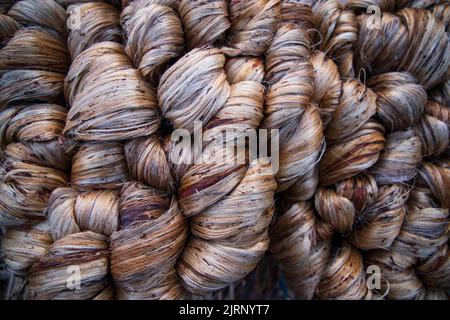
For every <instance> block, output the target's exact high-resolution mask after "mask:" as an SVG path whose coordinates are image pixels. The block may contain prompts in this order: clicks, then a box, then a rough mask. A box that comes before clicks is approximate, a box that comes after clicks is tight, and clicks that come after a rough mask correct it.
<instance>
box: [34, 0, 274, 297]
mask: <svg viewBox="0 0 450 320" xmlns="http://www.w3.org/2000/svg"><path fill="white" fill-rule="evenodd" d="M130 6H133V7H134V8H132V10H128V11H127V10H126V9H127V8H125V10H124V11H123V13H122V19H123V21H122V23H123V25H124V35H125V39H126V42H125V48H124V47H122V45H120V44H118V43H114V42H102V40H111V39H102V36H101V35H102V34H106V35H108V34H115V31H111V33H110V32H109V30H114V29H115V26H113V24H111V25H110V26H109V27H107V28H105V29H101V28H100V29H96V28H88V27H87V26H88V22H89V21H88V20H86V23H87V24H86V25H85V26H86V32H83V33H81V35H83V37H84V39H93V40H92V41H91V40H87V41H85V42H84V43H86V45H83V46H81V47H80V49H79V50H81V52H77V49H73V48H74V47H70V43H71V39H74V38H73V37H72V35H73V34H74V32H76V31H77V30H71V33H70V34H69V48H70V50H71V55H72V57H73V58H74V61H73V63H72V66H71V68H70V70H69V72H68V75H67V76H66V79H65V85H64V89H65V90H64V91H65V97H66V99H67V102H68V104H69V105H70V110H69V112H68V114H67V121H66V124H65V128H64V133H65V135H66V136H67V137H70V138H71V139H74V140H77V141H78V142H79V143H80V146H79V147H78V148H77V150H76V153H75V155H74V157H73V161H72V170H71V185H72V187H73V188H58V189H56V190H55V191H54V192H53V193H52V197H51V199H50V200H49V203H48V209H47V216H48V219H49V220H48V222H49V225H50V232H51V235H52V238H53V240H54V243H52V244H51V245H50V246H49V247H48V249H47V251H46V253H44V254H43V255H42V256H41V257H39V258H38V259H37V260H36V261H35V262H34V264H33V265H32V267H31V268H30V269H29V271H28V274H27V276H28V277H27V279H28V285H27V286H26V289H25V296H26V297H27V298H32V299H68V298H69V299H100V298H101V299H109V298H112V297H116V298H120V299H144V298H146V299H155V298H159V299H177V298H182V297H183V296H185V294H186V293H185V291H186V289H187V290H188V291H190V292H192V293H195V294H205V293H208V292H211V291H216V290H219V289H221V288H224V287H225V286H227V285H228V284H231V283H233V282H236V281H238V280H240V279H242V278H243V277H244V276H245V275H246V274H248V273H249V272H250V271H251V270H253V269H254V267H255V266H256V264H257V263H258V262H259V260H260V259H261V258H262V257H263V255H264V253H265V251H266V250H267V247H268V225H269V223H270V222H271V220H272V214H273V201H274V200H273V195H274V192H275V189H276V183H275V180H274V178H273V174H272V170H271V165H270V163H269V162H268V161H267V159H255V160H253V159H252V158H251V157H250V155H249V154H247V153H248V152H249V146H247V143H246V142H245V135H246V134H247V131H248V130H251V129H253V130H255V129H257V128H258V127H259V124H260V122H261V120H262V118H263V102H264V87H263V85H262V84H261V81H262V80H263V77H264V75H263V70H264V68H263V64H262V62H261V60H260V59H259V58H247V57H239V56H236V57H235V58H233V59H230V60H229V61H227V64H226V65H225V62H226V57H225V55H224V54H223V53H222V52H221V50H219V49H216V48H213V47H208V46H207V47H201V48H195V49H193V50H192V51H190V52H189V53H187V54H186V55H185V56H184V57H182V58H180V59H179V60H178V61H177V62H176V63H175V65H173V66H172V67H171V68H169V69H167V67H168V66H170V63H171V61H170V60H171V59H173V58H176V57H177V55H174V56H171V57H169V58H164V57H163V60H162V62H160V63H158V64H156V67H155V68H154V69H153V70H151V68H152V67H151V66H148V67H147V66H144V67H142V66H143V64H142V63H148V62H145V61H144V60H145V59H148V57H146V58H139V57H137V56H135V53H137V52H139V54H142V56H143V57H144V56H146V54H147V53H149V54H150V57H152V55H153V56H155V54H156V57H158V55H159V54H162V55H163V56H164V55H165V53H164V52H161V51H156V52H152V50H153V48H149V49H147V48H146V43H145V41H140V39H142V35H141V36H139V33H141V34H144V35H145V34H146V33H145V31H146V30H148V29H150V30H157V29H155V28H157V27H158V25H156V23H157V22H159V21H161V20H159V19H160V18H161V17H162V18H163V19H164V17H168V19H169V20H168V22H167V23H168V24H171V23H175V24H176V25H178V26H181V22H180V21H181V20H178V18H177V15H176V13H175V11H174V8H177V7H173V6H170V3H161V2H159V3H158V4H154V3H152V1H147V2H146V3H144V2H143V1H140V2H139V1H136V2H132V3H131V4H130ZM102 7H103V5H102V6H100V5H99V4H96V6H93V7H92V9H91V10H93V12H96V13H92V15H94V16H95V15H98V16H102V15H103V14H104V13H103V9H102ZM111 8H112V7H111ZM95 10H98V12H97V11H95ZM151 10H154V11H152V12H154V13H155V15H157V17H158V18H157V19H158V20H156V16H155V20H151V19H150V20H149V21H145V23H146V25H144V26H141V25H140V23H142V22H141V21H142V19H141V20H139V16H140V15H142V14H147V11H151ZM253 10H256V8H253ZM142 11H143V12H142ZM126 12H128V13H127V14H125V13H126ZM71 17H72V16H71ZM263 18H264V16H263V17H261V19H263ZM163 21H164V20H163ZM256 21H258V20H256ZM81 22H82V23H81V26H82V28H83V25H84V24H83V19H82V20H81ZM70 25H71V26H72V25H73V24H72V23H70ZM114 25H115V24H114ZM159 27H160V26H159ZM142 28H144V29H142ZM177 28H178V29H177V30H178V31H179V32H182V28H181V27H177ZM75 35H76V34H75ZM99 35H100V36H99ZM176 36H177V35H176V34H175V37H176ZM173 37H174V34H173V33H172V32H171V33H167V34H161V35H160V37H159V38H152V39H149V40H148V41H149V43H153V41H161V43H169V44H170V43H172V39H173ZM115 40H117V39H115ZM180 40H181V42H180ZM83 41H84V40H83V39H81V40H77V41H76V42H74V43H76V44H78V43H80V42H83ZM165 41H167V42H165ZM96 42H97V43H96ZM177 43H178V44H177ZM175 45H176V46H177V47H178V48H179V49H176V50H179V54H182V50H183V48H184V41H183V36H182V34H181V36H178V40H177V39H175ZM261 45H262V46H263V47H264V46H266V44H261ZM74 50H75V51H74ZM259 50H260V49H259ZM263 51H264V49H263V50H262V51H261V52H263ZM127 54H128V55H130V57H129V58H130V59H129V58H128V57H127ZM234 54H235V52H234ZM152 59H156V58H152ZM130 60H131V61H130ZM149 61H151V63H153V62H152V60H149ZM131 63H135V65H134V66H133V65H132V64H131ZM138 67H139V69H135V68H138ZM141 67H142V68H141ZM241 67H242V68H241ZM148 68H150V70H151V71H147V70H149V69H148ZM165 69H167V71H165V72H164V74H162V72H163V71H164V70H165ZM138 70H139V71H140V72H139V71H138ZM161 74H162V76H161ZM144 78H145V79H146V80H147V81H149V82H148V83H146V82H145V81H144ZM159 78H161V80H159ZM154 85H158V96H157V97H156V95H155V90H154V89H153V88H152V86H154ZM104 97H108V99H105V98H104ZM188 97H193V98H191V99H187V100H186V98H188ZM197 97H198V98H197ZM157 105H159V108H160V110H161V114H162V115H163V116H164V117H165V119H166V121H167V123H170V125H171V127H173V128H174V129H182V130H185V131H186V132H187V134H188V137H189V135H190V134H193V133H195V122H196V121H200V129H201V128H202V127H203V128H204V129H203V132H200V134H201V138H202V142H201V143H200V148H199V150H200V154H197V153H195V152H193V151H192V154H189V152H187V153H188V154H187V155H186V160H188V161H187V162H186V163H183V162H179V161H175V160H179V158H178V159H177V157H176V156H177V152H178V151H179V149H177V147H178V146H179V145H177V143H176V141H172V140H173V139H171V135H172V134H171V132H170V131H171V130H170V128H169V127H163V128H162V129H161V130H159V131H156V130H157V129H158V127H159V124H160V123H159V122H160V119H159V111H158V110H157V109H156V106H157ZM193 107H195V108H196V109H194V110H192V108H193ZM228 131H230V132H228ZM218 135H222V136H223V137H224V139H225V140H217V136H218ZM235 139H236V140H242V139H244V140H243V141H244V142H243V147H244V150H243V151H242V150H241V151H239V152H238V153H237V154H236V153H235V152H234V148H233V147H229V146H228V143H229V142H230V141H233V140H235ZM124 146H125V148H124ZM185 146H186V144H185ZM183 151H184V152H186V151H185V150H183ZM188 151H189V150H188ZM194 157H195V158H203V161H200V162H196V161H193V160H194ZM125 160H126V161H125ZM172 160H174V161H172ZM198 160H201V159H198ZM207 160H209V161H207ZM251 160H253V161H251ZM189 161H190V162H189ZM240 161H241V162H240ZM128 170H129V171H128ZM133 179H136V180H140V181H141V182H136V181H133ZM127 180H129V182H126V183H125V181H127ZM143 183H146V184H148V185H149V186H146V185H144V184H143ZM178 186H179V187H178ZM158 189H159V190H158ZM168 192H169V193H168ZM175 192H176V193H178V201H177V199H176V198H175V196H174V195H175V194H176V193H175ZM200 200H201V201H200ZM178 202H179V203H180V207H181V208H182V209H183V214H184V215H182V214H181V210H180V209H178ZM242 207H243V208H242ZM225 209H226V210H225ZM231 212H240V213H239V215H236V216H235V217H234V218H233V219H232V220H229V214H230V213H231ZM185 217H191V218H190V220H191V232H192V233H193V236H192V237H191V239H190V240H189V242H188V244H187V246H186V247H185V242H186V240H187V236H188V229H187V223H186V222H187V220H186V218H185ZM203 248H205V249H206V251H205V250H203ZM199 249H200V252H199V251H198V250H199ZM151 252H153V254H152V253H151ZM199 254H201V255H202V256H203V258H201V257H200V258H199ZM180 255H181V259H180V260H179V262H178V264H177V266H176V268H175V265H176V263H177V260H178V257H179V256H180ZM215 256H218V257H219V258H220V260H217V261H215V258H214V257H215ZM209 259H213V260H210V261H208V260H209ZM203 262H204V263H203ZM198 263H201V265H198ZM77 268H78V269H77ZM217 268H221V269H222V270H223V272H222V273H219V274H217V273H216V270H218V269H217ZM69 269H70V270H72V271H74V272H75V273H74V274H75V275H77V270H79V273H78V274H79V276H80V278H79V279H78V281H79V284H80V288H78V289H76V288H75V289H74V288H73V287H70V286H68V285H67V272H68V271H69ZM180 280H181V281H180ZM113 282H114V284H115V293H114V290H113V289H112V285H111V284H112V283H113ZM182 284H183V285H184V286H182Z"/></svg>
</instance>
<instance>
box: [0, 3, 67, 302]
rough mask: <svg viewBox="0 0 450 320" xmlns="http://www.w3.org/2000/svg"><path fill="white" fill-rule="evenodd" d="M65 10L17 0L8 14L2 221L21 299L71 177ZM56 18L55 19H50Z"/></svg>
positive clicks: (12, 283)
mask: <svg viewBox="0 0 450 320" xmlns="http://www.w3.org/2000/svg"><path fill="white" fill-rule="evenodd" d="M65 16H66V14H65V10H64V9H63V8H62V7H61V6H59V5H58V4H57V3H56V2H54V1H41V2H37V1H15V4H14V5H13V6H12V7H11V8H10V10H9V11H8V13H7V15H1V16H0V19H1V21H2V35H1V37H2V38H1V41H2V46H1V47H2V49H1V50H0V61H1V62H0V74H1V78H0V97H1V98H0V100H1V110H0V119H1V120H0V158H1V175H0V176H1V182H0V188H1V197H0V225H1V226H2V228H3V227H6V228H5V229H4V235H3V236H2V243H1V249H2V250H1V251H2V257H3V265H4V268H5V270H6V271H7V272H8V278H9V279H8V280H9V284H8V287H7V292H6V295H5V296H6V298H18V297H19V296H20V295H21V292H22V289H23V286H24V285H25V283H26V276H27V272H28V270H29V268H30V267H31V265H32V264H33V262H34V261H35V260H36V259H37V258H38V257H39V256H42V255H43V254H44V253H45V252H46V250H47V248H48V247H49V245H50V244H51V243H52V239H51V235H50V230H49V226H48V222H47V221H45V207H46V206H47V201H48V199H49V197H50V194H51V192H52V190H54V189H56V188H59V187H63V186H66V185H67V184H68V181H69V177H68V172H69V169H70V161H71V149H72V146H73V142H72V141H70V139H66V138H65V137H64V136H63V135H62V130H63V128H64V124H65V120H66V115H67V109H66V108H65V107H64V106H65V102H64V99H63V94H62V92H63V81H64V76H65V73H66V72H67V70H68V68H69V64H70V58H69V54H68V50H67V47H66V39H65V36H66V34H65V31H64V30H65V19H66V18H65ZM49 17H52V19H50V18H49Z"/></svg>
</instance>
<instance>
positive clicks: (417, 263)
mask: <svg viewBox="0 0 450 320" xmlns="http://www.w3.org/2000/svg"><path fill="white" fill-rule="evenodd" d="M388 4H389V6H388ZM368 5H379V6H381V8H382V9H383V10H385V11H386V12H384V13H383V15H382V17H380V20H379V21H378V25H376V26H374V25H373V18H374V17H373V16H369V15H365V14H362V15H359V16H353V15H354V13H359V12H360V9H361V8H367V6H368ZM418 5H419V3H410V4H406V3H400V2H399V4H395V3H394V1H391V2H389V3H388V2H386V3H384V2H383V4H380V3H378V2H375V1H374V2H371V1H348V2H347V3H343V2H339V1H336V2H334V1H317V2H316V3H315V4H314V6H313V7H312V10H313V13H314V16H315V20H316V21H315V24H316V28H317V29H318V30H319V31H321V32H320V36H321V39H320V47H321V49H325V50H326V54H327V55H328V56H330V57H333V58H334V60H335V62H336V63H337V66H333V67H331V65H332V64H333V63H332V62H328V64H329V65H330V66H328V67H327V68H326V69H325V64H324V62H321V64H320V65H319V64H316V66H315V70H316V81H315V82H314V84H315V85H316V86H318V89H319V90H324V89H325V88H327V91H326V94H325V96H324V98H323V99H322V101H318V102H317V103H318V105H319V108H320V109H321V110H322V122H323V135H324V138H325V142H326V148H325V151H324V153H323V156H322V157H321V158H320V162H319V164H318V166H317V167H318V168H317V169H318V182H317V183H316V184H313V183H310V186H313V188H314V186H316V185H317V186H318V187H317V189H316V192H315V194H314V195H313V196H311V197H306V196H305V195H306V194H307V193H305V192H300V193H294V195H300V196H305V197H304V198H295V197H293V193H292V192H289V190H288V191H287V194H286V196H285V197H284V198H285V200H287V201H282V203H281V204H280V210H279V214H278V217H277V220H276V221H275V223H274V225H273V226H272V237H271V244H272V245H271V251H272V252H273V253H274V255H275V257H276V258H277V259H278V260H279V261H280V263H281V265H282V266H283V269H284V275H285V277H286V279H287V283H288V286H289V287H290V288H291V290H292V291H293V294H294V296H295V297H297V298H301V299H312V298H318V299H379V298H389V299H447V294H446V292H447V291H448V287H449V282H448V275H449V272H450V255H449V254H448V222H449V217H448V215H449V212H448V210H449V206H448V201H447V200H446V198H447V197H448V190H449V187H450V185H449V183H450V171H449V169H448V164H449V162H448V144H449V127H448V124H449V123H448V111H449V109H448V108H449V105H448V101H446V100H445V99H446V96H445V95H446V91H445V88H446V87H445V84H446V81H448V80H447V79H448V78H447V77H448V67H449V61H450V38H449V37H448V34H447V33H446V29H445V27H446V25H445V21H444V22H443V21H441V20H440V18H439V17H445V14H442V13H441V12H444V11H445V9H447V7H448V4H446V5H444V4H441V5H440V7H439V8H435V7H433V6H432V4H430V6H429V7H427V8H426V9H429V10H425V9H412V8H408V7H416V6H418ZM329 7H330V8H329ZM331 7H333V8H337V9H334V10H335V11H333V10H331ZM400 8H403V9H401V10H400V11H395V10H398V9H400ZM387 11H391V12H387ZM334 12H336V13H334ZM394 12H395V13H394ZM434 12H436V13H437V14H436V15H434V14H433V13H434ZM327 15H329V17H327ZM350 20H351V21H352V23H350ZM444 20H445V18H444ZM356 22H357V23H356ZM426 24H428V27H425V25H426ZM431 25H432V26H433V27H430V26H431ZM355 26H357V28H358V29H359V30H358V29H355ZM355 30H356V33H355V34H354V32H355ZM274 43H275V42H274ZM328 43H330V45H329V46H327V44H328ZM323 46H325V48H324V47H323ZM333 49H335V50H333ZM343 49H345V50H347V51H345V50H343ZM281 52H282V51H280V53H281ZM297 52H298V50H297ZM336 52H340V53H339V54H336ZM316 54H317V53H316ZM313 56H314V54H313ZM349 56H353V58H351V59H350V60H348V57H349ZM310 61H312V62H313V65H314V60H313V59H311V58H310ZM322 61H325V60H323V58H322ZM348 61H352V63H351V64H350V66H351V68H350V67H349V65H348ZM291 70H292V69H291ZM304 70H306V68H304ZM352 70H353V71H352ZM355 71H357V72H359V76H360V77H361V78H360V79H355V78H354V75H355ZM337 72H339V73H340V75H341V79H339V76H337V77H336V76H333V75H335V74H337ZM322 74H326V75H327V79H326V80H319V79H320V78H321V76H322ZM334 78H337V81H334V82H335V84H332V82H333V80H332V79H334ZM318 80H319V81H318ZM303 83H304V82H303ZM326 85H329V86H328V87H327V86H326ZM318 89H317V88H313V92H314V90H318ZM296 96H297V97H298V98H300V97H301V96H303V94H301V93H299V92H298V91H297V95H296ZM300 121H301V120H300ZM311 123H312V122H311V121H310V122H309V124H311ZM316 136H319V135H316ZM296 141H298V140H296ZM311 141H313V140H312V139H311V138H310V139H309V140H308V142H311ZM302 150H306V149H302ZM280 154H282V152H281V153H280ZM291 154H292V153H290V155H291ZM281 159H282V158H281ZM303 159H305V158H303ZM280 162H282V160H280ZM302 163H307V162H305V161H304V162H302ZM289 164H290V163H289ZM280 171H281V170H280ZM310 188H311V187H310ZM310 188H309V190H310ZM444 195H445V196H444ZM304 200H306V201H304ZM294 226H295V227H294ZM374 268H375V269H374ZM369 270H379V271H381V277H382V278H381V282H380V285H379V286H378V287H373V286H368V285H367V284H368V282H367V281H368V280H369V278H370V275H371V273H370V272H373V271H369ZM366 278H367V279H366Z"/></svg>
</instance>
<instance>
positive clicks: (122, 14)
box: [0, 0, 450, 299]
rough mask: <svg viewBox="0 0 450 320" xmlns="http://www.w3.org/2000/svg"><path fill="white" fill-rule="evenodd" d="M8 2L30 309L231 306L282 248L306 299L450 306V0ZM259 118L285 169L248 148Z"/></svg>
mask: <svg viewBox="0 0 450 320" xmlns="http://www.w3.org/2000/svg"><path fill="white" fill-rule="evenodd" d="M372 5H375V6H378V7H379V8H380V10H381V12H382V15H381V16H380V17H379V19H378V20H377V19H376V18H377V17H375V20H374V16H373V15H372V16H371V15H368V14H366V9H367V8H368V7H369V6H372ZM1 12H2V14H0V48H1V49H0V56H1V57H2V60H1V62H0V76H1V80H0V110H1V113H0V119H1V120H2V121H1V123H0V128H1V129H0V137H1V140H0V145H1V157H2V167H1V168H0V176H1V180H2V182H1V185H0V187H1V188H2V197H1V199H0V224H1V225H2V226H6V232H5V234H4V236H3V237H2V256H3V261H4V265H5V267H6V270H7V271H8V272H9V274H10V275H11V278H10V285H9V290H8V296H9V297H10V298H17V297H25V298H31V299H114V298H116V299H181V298H192V297H198V296H203V297H205V296H206V297H213V295H211V294H213V293H214V292H218V291H219V292H220V291H223V290H224V289H226V288H227V287H228V286H229V285H231V284H235V283H238V282H239V281H241V280H242V279H244V278H245V277H246V276H247V275H248V274H249V273H250V272H251V271H252V270H254V269H255V267H256V266H257V265H258V263H260V261H261V259H262V258H263V256H264V255H265V254H266V251H268V252H269V253H268V257H269V260H270V259H271V258H274V259H275V261H277V263H278V264H279V266H280V267H281V271H282V277H283V278H285V279H286V283H287V285H288V288H289V289H290V291H289V292H288V296H289V297H292V298H301V299H312V298H316V299H447V294H448V291H449V287H450V283H449V274H450V253H449V249H448V244H449V242H448V230H449V229H448V222H449V217H448V210H449V202H448V190H449V187H450V170H449V155H450V154H449V148H448V144H449V110H450V109H449V103H450V101H449V96H450V94H449V81H450V80H449V78H448V76H449V64H450V53H449V52H450V50H449V47H450V41H449V39H450V38H449V34H448V25H449V20H450V19H449V5H448V3H446V2H443V1H434V0H430V1H421V0H420V1H419V0H417V1H416V0H398V1H385V0H363V1H361V0H348V1H338V0H336V1H334V0H333V1H309V0H282V1H280V0H261V1H234V0H232V1H224V0H220V1H219V0H215V1H193V0H181V1H178V0H133V1H65V0H46V1H41V2H35V1H31V0H25V1H11V3H8V2H5V4H4V5H3V3H2V7H1ZM374 21H375V25H374ZM66 23H67V27H68V28H67V29H66V26H65V25H66ZM70 61H72V62H71V65H70V68H69V64H70ZM30 84H31V85H30ZM66 103H67V108H66V107H65V105H66ZM198 121H201V123H200V127H199V128H198ZM260 128H263V129H277V130H279V131H278V132H279V146H278V150H276V151H278V154H279V169H278V171H277V172H273V171H272V167H271V165H270V163H269V162H268V159H266V158H264V157H263V158H258V159H255V160H253V159H251V157H250V154H248V152H249V151H250V150H249V148H250V145H247V143H246V142H244V146H246V148H244V150H245V152H244V151H242V150H241V151H240V152H241V153H239V151H238V152H236V151H235V150H234V148H230V147H229V146H228V145H227V142H230V141H235V140H237V141H246V140H245V136H246V134H247V132H248V130H257V129H260ZM199 129H200V130H199ZM179 130H181V132H183V133H184V136H183V139H185V138H186V137H189V136H190V137H191V138H194V139H195V137H196V136H198V134H200V136H201V138H202V140H201V141H202V143H201V144H200V146H197V150H195V149H192V148H191V149H187V150H186V148H185V147H186V145H187V144H186V143H185V141H183V140H180V139H173V134H174V133H177V132H180V131H179ZM218 137H225V140H223V139H217V138H218ZM271 138H272V140H274V139H275V136H271ZM189 144H190V142H189ZM183 147H184V148H183ZM273 151H275V150H272V152H273ZM238 160H241V161H238ZM242 160H243V161H242ZM251 160H253V161H251ZM275 194H276V195H275ZM275 200H276V201H275ZM29 248H33V249H32V250H30V249H29ZM264 261H265V262H264V263H266V261H267V260H264ZM374 267H375V269H377V270H379V271H380V272H381V286H380V287H373V286H368V283H369V277H368V275H369V274H368V273H367V272H368V271H367V270H372V269H373V268H374ZM68 270H69V271H70V272H74V274H79V275H80V277H78V278H77V279H78V280H79V281H80V283H79V284H80V286H79V287H78V289H76V288H75V289H74V287H73V286H72V284H71V282H70V281H69V285H68V274H69V276H70V274H72V273H70V272H69V273H68ZM70 279H71V278H70ZM267 281H268V280H267ZM243 283H245V281H244V282H243ZM280 283H282V282H281V281H280Z"/></svg>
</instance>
